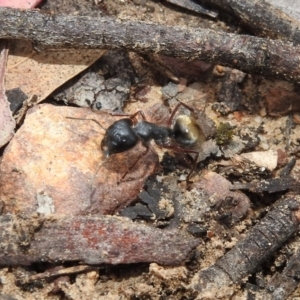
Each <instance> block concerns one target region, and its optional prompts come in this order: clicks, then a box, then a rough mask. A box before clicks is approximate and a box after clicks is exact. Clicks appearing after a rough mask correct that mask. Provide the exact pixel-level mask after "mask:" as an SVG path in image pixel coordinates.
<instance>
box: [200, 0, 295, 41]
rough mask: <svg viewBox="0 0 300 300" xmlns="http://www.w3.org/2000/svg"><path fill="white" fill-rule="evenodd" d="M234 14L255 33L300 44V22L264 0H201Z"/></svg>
mask: <svg viewBox="0 0 300 300" xmlns="http://www.w3.org/2000/svg"><path fill="white" fill-rule="evenodd" d="M199 2H201V3H204V4H210V5H213V6H216V7H218V8H219V9H221V10H223V11H226V12H227V13H229V14H231V15H232V14H233V15H234V16H236V17H237V18H238V19H240V20H241V21H242V23H244V25H246V27H247V28H249V29H250V30H251V31H252V32H253V33H255V34H256V35H259V36H264V37H270V38H273V39H281V40H287V41H292V42H294V44H295V45H299V44H300V22H299V21H298V20H296V19H293V18H292V17H290V16H289V15H288V14H286V13H284V12H283V11H282V10H280V9H279V8H277V7H275V6H273V5H272V4H270V3H268V2H266V1H263V0H243V1H241V0H200V1H199Z"/></svg>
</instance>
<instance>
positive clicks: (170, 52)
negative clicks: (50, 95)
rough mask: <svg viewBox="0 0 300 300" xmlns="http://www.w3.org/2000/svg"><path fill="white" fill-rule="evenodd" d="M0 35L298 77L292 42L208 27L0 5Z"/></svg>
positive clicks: (298, 60)
mask: <svg viewBox="0 0 300 300" xmlns="http://www.w3.org/2000/svg"><path fill="white" fill-rule="evenodd" d="M0 38H9V39H25V40H31V41H34V42H36V43H37V44H39V45H40V46H42V47H47V48H49V47H50V48H66V47H69V48H83V49H87V48H89V49H99V48H105V49H123V50H124V49H126V50H132V51H135V52H139V53H156V54H160V55H166V56H172V57H179V58H183V59H186V60H195V59H200V60H205V61H207V62H211V63H216V64H220V65H223V66H228V67H232V68H236V69H240V70H242V71H244V72H247V73H255V74H261V75H264V76H273V77H274V76H275V77H279V78H283V79H285V80H288V81H292V82H299V81H300V68H299V66H300V56H299V52H300V48H299V47H296V46H294V45H293V44H292V43H289V42H286V41H279V40H269V39H262V38H257V37H253V36H246V35H235V34H229V33H224V32H215V31H213V30H207V29H200V28H197V29H196V30H195V29H192V28H190V29H182V28H180V27H174V26H173V27H170V26H164V25H156V24H147V23H143V22H138V21H120V20H114V19H111V18H105V17H103V18H93V17H88V16H73V15H72V16H66V15H56V16H51V15H49V14H43V13H41V12H39V11H33V10H32V11H20V10H15V9H9V8H0Z"/></svg>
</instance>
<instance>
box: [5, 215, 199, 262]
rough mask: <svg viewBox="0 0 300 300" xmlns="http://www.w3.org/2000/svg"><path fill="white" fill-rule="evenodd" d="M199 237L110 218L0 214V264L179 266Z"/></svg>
mask: <svg viewBox="0 0 300 300" xmlns="http://www.w3.org/2000/svg"><path fill="white" fill-rule="evenodd" d="M198 244H199V240H197V239H195V238H191V237H189V236H185V235H183V234H182V233H180V232H179V231H178V230H160V229H156V228H153V227H149V226H146V225H142V224H139V223H133V222H132V221H130V220H129V219H127V218H122V217H115V216H75V217H74V216H73V217H69V216H68V217H66V216H55V215H52V216H50V217H47V218H44V217H42V216H32V217H28V218H24V217H22V218H20V217H17V216H15V215H2V216H0V266H9V265H28V264H31V263H33V262H55V263H57V262H65V261H79V262H84V263H86V264H91V265H99V264H129V263H138V262H156V263H159V264H162V265H178V264H180V263H182V262H184V260H185V259H186V258H187V256H188V254H189V253H190V251H191V250H192V249H193V248H195V247H196V246H197V245H198Z"/></svg>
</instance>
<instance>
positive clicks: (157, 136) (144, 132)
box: [134, 121, 172, 145]
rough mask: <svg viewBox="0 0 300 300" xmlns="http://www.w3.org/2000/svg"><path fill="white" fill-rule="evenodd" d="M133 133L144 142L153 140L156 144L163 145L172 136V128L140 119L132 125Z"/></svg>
mask: <svg viewBox="0 0 300 300" xmlns="http://www.w3.org/2000/svg"><path fill="white" fill-rule="evenodd" d="M134 131H135V133H136V134H137V135H138V136H139V137H140V139H141V140H142V141H143V142H144V143H148V142H150V140H154V141H155V143H156V144H158V145H164V144H166V143H167V142H168V140H169V139H170V138H171V137H172V130H171V129H170V128H168V127H164V126H159V125H156V124H154V123H150V122H147V121H141V122H138V123H137V124H136V126H135V127H134Z"/></svg>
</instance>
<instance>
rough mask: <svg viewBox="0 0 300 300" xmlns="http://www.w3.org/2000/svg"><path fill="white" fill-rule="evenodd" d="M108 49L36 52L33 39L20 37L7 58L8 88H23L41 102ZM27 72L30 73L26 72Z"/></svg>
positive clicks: (27, 93) (29, 96)
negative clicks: (28, 40) (23, 39)
mask: <svg viewBox="0 0 300 300" xmlns="http://www.w3.org/2000/svg"><path fill="white" fill-rule="evenodd" d="M104 52H105V50H84V51H82V50H68V51H63V50H60V51H53V50H49V51H43V52H36V51H34V49H33V48H32V45H31V43H30V42H26V41H18V42H17V43H14V44H12V45H11V47H10V55H9V58H8V62H7V76H6V86H7V90H10V89H14V88H20V89H21V90H22V91H23V92H24V93H25V94H26V95H27V96H28V99H30V98H31V97H32V96H33V95H36V96H37V103H39V102H40V101H42V100H44V99H45V98H46V97H47V96H49V95H50V94H51V93H52V92H53V91H54V90H55V89H57V88H58V87H59V86H61V85H62V84H63V83H65V82H66V81H68V80H69V79H71V78H73V77H74V76H75V75H77V74H78V73H80V72H82V71H83V70H84V69H86V68H87V67H89V66H90V65H92V64H93V63H94V62H95V61H96V60H97V59H99V58H100V57H101V56H102V55H103V54H104ZM25 74H26V75H25Z"/></svg>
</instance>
